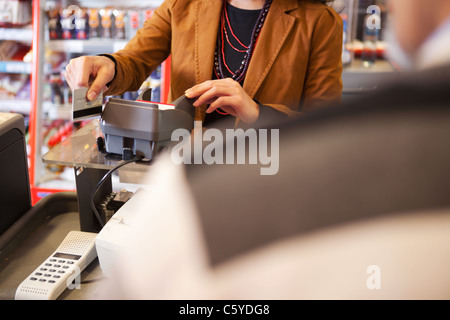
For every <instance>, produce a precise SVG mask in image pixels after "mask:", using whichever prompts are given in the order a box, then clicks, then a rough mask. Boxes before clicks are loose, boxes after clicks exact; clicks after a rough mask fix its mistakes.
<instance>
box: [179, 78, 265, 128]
mask: <svg viewBox="0 0 450 320" xmlns="http://www.w3.org/2000/svg"><path fill="white" fill-rule="evenodd" d="M185 94H186V97H188V98H197V100H196V101H195V102H194V106H195V107H198V106H201V105H202V104H209V108H208V109H207V110H206V113H211V112H213V111H214V110H216V109H219V108H220V109H222V110H223V111H225V112H227V113H229V114H231V115H233V116H235V117H238V118H239V119H241V120H242V121H244V122H245V123H247V124H252V123H254V122H255V121H256V120H257V119H258V117H259V105H258V104H257V103H256V102H255V101H254V100H253V99H252V98H250V96H249V95H248V94H247V93H246V92H245V91H244V89H243V88H242V86H241V85H240V84H239V83H238V82H236V81H234V80H233V79H231V78H227V79H219V80H209V81H205V82H203V83H200V84H198V85H195V86H193V87H192V88H190V89H188V90H186V92H185Z"/></svg>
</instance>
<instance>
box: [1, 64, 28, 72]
mask: <svg viewBox="0 0 450 320" xmlns="http://www.w3.org/2000/svg"><path fill="white" fill-rule="evenodd" d="M31 70H32V64H31V63H29V62H22V61H0V73H26V74H31Z"/></svg>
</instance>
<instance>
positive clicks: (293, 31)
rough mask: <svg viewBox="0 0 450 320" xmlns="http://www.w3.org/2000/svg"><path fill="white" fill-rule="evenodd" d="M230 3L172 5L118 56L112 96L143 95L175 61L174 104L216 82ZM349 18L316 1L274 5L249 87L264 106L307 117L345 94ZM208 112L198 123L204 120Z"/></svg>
mask: <svg viewBox="0 0 450 320" xmlns="http://www.w3.org/2000/svg"><path fill="white" fill-rule="evenodd" d="M222 4H223V2H222V1H221V0H166V1H164V2H163V3H162V4H161V6H160V7H158V9H157V10H156V11H155V14H154V15H153V17H152V18H151V19H150V20H148V21H146V22H145V24H144V27H143V28H142V29H140V30H139V31H138V33H137V35H136V36H135V37H134V38H133V39H131V40H130V41H129V43H128V44H127V45H126V47H125V48H124V49H123V50H121V51H118V52H116V53H115V54H113V56H114V58H115V59H116V61H117V72H116V77H115V79H114V81H113V82H112V84H111V86H110V90H108V92H107V93H108V94H112V93H115V94H118V93H122V92H124V91H128V90H137V89H138V88H139V87H140V85H141V84H142V82H143V81H145V79H146V78H147V77H148V75H149V74H150V73H151V72H152V71H153V70H154V69H155V68H156V67H157V66H158V65H160V64H161V63H162V62H163V61H164V60H165V59H166V58H167V57H168V56H169V55H171V74H170V80H171V87H170V92H169V101H173V100H174V99H176V98H178V97H179V96H181V95H183V94H184V91H185V90H186V89H188V88H190V87H192V86H193V85H195V84H198V83H201V82H204V81H206V80H210V79H211V78H212V74H213V61H214V50H215V46H216V40H217V32H218V25H219V20H220V14H221V10H222V7H223V6H222ZM342 30H343V28H342V20H341V18H340V16H339V15H338V14H337V13H336V12H335V11H334V10H333V9H331V8H329V7H327V6H325V5H323V4H320V3H317V2H314V1H310V0H274V1H273V3H272V6H271V8H270V11H269V14H268V16H267V19H266V21H265V23H264V27H263V29H262V31H261V34H260V38H259V40H258V44H257V46H256V48H255V51H254V54H253V57H252V60H251V62H250V65H249V69H248V72H247V75H246V78H245V81H244V84H243V87H244V89H245V91H246V92H247V93H248V94H249V95H250V97H252V98H253V99H255V100H257V101H258V102H260V103H262V104H265V105H269V106H271V107H273V108H275V109H277V110H279V111H282V112H284V113H287V114H290V115H292V114H296V113H297V112H299V111H307V110H308V109H311V108H312V107H313V106H315V105H317V104H318V103H321V102H328V101H334V100H338V99H340V96H341V92H342V80H341V73H342V63H341V52H342V36H343V35H342ZM205 109H206V107H203V108H200V109H199V110H198V112H197V114H196V118H197V119H204V115H205Z"/></svg>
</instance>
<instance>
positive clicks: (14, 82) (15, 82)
mask: <svg viewBox="0 0 450 320" xmlns="http://www.w3.org/2000/svg"><path fill="white" fill-rule="evenodd" d="M29 86H30V77H29V76H27V75H25V74H0V100H12V99H20V100H25V99H29V98H30V91H29ZM27 89H28V92H27ZM0 102H1V101H0Z"/></svg>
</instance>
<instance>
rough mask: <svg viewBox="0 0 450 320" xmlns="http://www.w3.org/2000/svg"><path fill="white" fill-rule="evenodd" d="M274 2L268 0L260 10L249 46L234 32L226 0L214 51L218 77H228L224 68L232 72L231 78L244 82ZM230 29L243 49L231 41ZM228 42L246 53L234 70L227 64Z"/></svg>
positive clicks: (234, 48)
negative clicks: (225, 47)
mask: <svg viewBox="0 0 450 320" xmlns="http://www.w3.org/2000/svg"><path fill="white" fill-rule="evenodd" d="M271 4H272V0H266V1H265V3H264V6H263V8H262V9H261V11H260V14H259V16H258V19H257V20H256V23H255V26H254V27H253V30H252V36H251V38H250V43H249V45H248V46H246V45H244V44H243V43H242V42H241V41H240V40H239V39H238V38H237V37H236V35H235V34H234V32H233V29H232V27H231V24H230V21H229V19H228V14H227V10H226V1H224V7H223V11H222V17H221V20H220V28H219V34H218V36H217V45H216V50H215V53H214V72H215V74H216V77H217V78H218V79H224V78H226V76H225V73H224V70H225V69H224V68H226V70H227V71H228V72H229V73H230V74H231V78H232V79H233V80H235V81H237V82H242V81H243V79H244V78H245V74H246V73H247V69H248V66H249V64H250V59H251V57H252V54H253V51H254V49H255V46H256V43H257V42H258V37H259V34H260V33H261V29H262V27H263V25H264V21H265V19H266V16H267V13H268V12H269V9H270V5H271ZM227 27H228V30H230V33H231V36H232V37H233V39H234V40H236V41H237V43H238V44H239V45H240V46H241V47H242V49H239V48H236V46H234V45H233V44H232V43H231V41H230V38H229V37H230V34H229V32H228V31H227ZM225 41H227V43H228V44H229V45H230V46H231V47H232V48H233V50H235V51H237V52H241V53H245V55H244V58H243V60H242V63H241V65H240V67H239V69H238V70H236V71H235V72H233V71H232V70H231V69H230V68H229V67H228V65H227V63H226V60H225V54H224V43H225Z"/></svg>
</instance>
